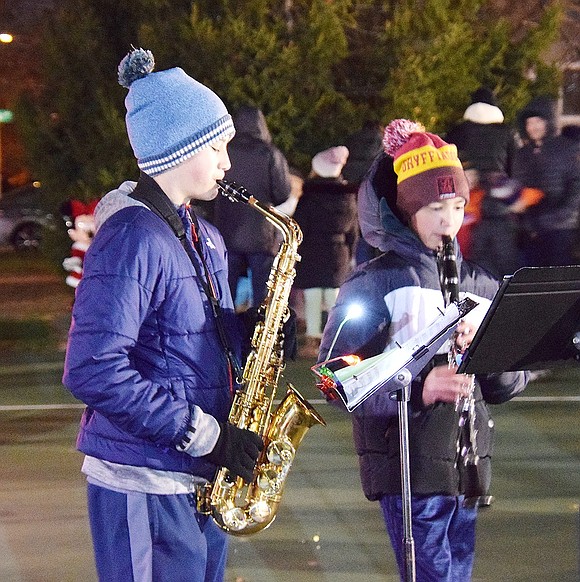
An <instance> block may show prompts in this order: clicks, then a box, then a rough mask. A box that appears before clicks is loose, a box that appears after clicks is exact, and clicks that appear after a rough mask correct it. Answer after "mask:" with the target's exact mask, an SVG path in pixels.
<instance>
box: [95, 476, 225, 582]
mask: <svg viewBox="0 0 580 582" xmlns="http://www.w3.org/2000/svg"><path fill="white" fill-rule="evenodd" d="M88 509H89V520H90V524H91V534H92V537H93V547H94V551H95V561H96V566H97V573H98V576H99V580H100V581H101V582H221V581H222V580H223V579H224V573H225V566H226V558H227V539H226V534H225V533H224V532H222V531H221V530H220V529H219V528H218V527H217V526H216V525H215V523H214V522H213V520H212V519H211V518H210V517H209V516H205V515H201V514H199V513H198V512H197V510H196V508H195V502H194V499H193V496H192V495H150V494H146V493H127V494H125V493H118V492H116V491H110V490H109V489H104V488H102V487H97V486H96V485H92V484H89V486H88Z"/></svg>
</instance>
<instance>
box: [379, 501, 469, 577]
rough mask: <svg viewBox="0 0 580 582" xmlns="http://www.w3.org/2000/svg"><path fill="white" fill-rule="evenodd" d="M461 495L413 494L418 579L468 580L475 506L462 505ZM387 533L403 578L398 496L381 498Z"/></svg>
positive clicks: (412, 511) (401, 522)
mask: <svg viewBox="0 0 580 582" xmlns="http://www.w3.org/2000/svg"><path fill="white" fill-rule="evenodd" d="M462 501H463V497H462V496H461V497H453V496H449V495H432V496H429V497H418V496H413V497H412V500H411V507H412V510H411V513H412V518H413V520H412V534H413V541H414V544H415V568H416V574H417V582H469V580H471V571H472V569H473V560H474V555H475V521H476V517H477V509H475V508H474V509H471V508H465V507H463V506H462ZM380 503H381V509H382V510H383V516H384V518H385V524H386V526H387V532H388V533H389V537H390V538H391V545H392V546H393V550H394V551H395V556H396V558H397V565H398V567H399V572H400V574H401V580H404V573H405V547H404V544H403V536H404V529H403V512H402V501H401V497H400V496H399V495H386V496H384V497H383V498H381V500H380Z"/></svg>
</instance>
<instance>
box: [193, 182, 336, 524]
mask: <svg viewBox="0 0 580 582" xmlns="http://www.w3.org/2000/svg"><path fill="white" fill-rule="evenodd" d="M218 186H219V190H220V193H221V194H223V195H224V196H226V197H227V198H229V199H230V200H231V201H232V202H244V203H246V204H249V205H250V206H251V207H252V208H254V209H255V210H257V211H258V212H260V213H261V214H262V215H263V216H265V217H266V219H267V220H268V221H269V222H270V223H271V224H273V225H274V226H275V227H276V228H277V229H279V230H280V231H281V232H282V235H283V242H282V245H281V246H280V250H279V252H278V254H277V255H276V257H275V258H274V264H273V265H272V269H271V271H270V275H269V278H268V282H267V286H268V293H267V296H266V298H265V300H264V302H263V303H262V305H261V308H260V309H261V310H262V311H263V315H264V319H263V321H260V322H259V323H258V324H257V325H256V327H255V329H254V334H253V336H252V349H251V352H250V355H249V356H248V359H247V361H246V365H245V367H244V370H243V374H242V378H241V380H242V382H241V388H240V389H239V390H238V391H237V392H236V394H235V395H234V401H233V404H232V408H231V409H230V413H229V416H228V421H229V422H231V423H232V424H234V425H235V426H237V427H238V428H244V429H248V430H251V431H254V432H255V433H257V434H259V435H260V436H261V437H262V439H263V441H264V449H263V451H262V452H261V454H260V456H259V457H258V460H257V462H256V468H255V469H254V476H253V479H252V482H251V483H244V481H243V479H241V478H240V477H237V478H234V477H233V476H232V475H231V474H230V472H229V471H228V469H227V468H225V467H221V468H219V469H218V471H217V473H216V476H215V478H214V481H213V482H211V483H207V484H206V485H205V486H204V487H203V488H202V489H200V491H199V492H198V508H199V510H200V511H201V512H203V513H206V514H209V515H211V516H212V518H213V520H214V521H215V522H216V524H217V525H218V526H219V527H220V528H221V529H223V530H225V531H226V532H228V533H230V534H233V535H247V534H251V533H255V532H258V531H260V530H263V529H265V528H266V527H268V526H269V525H270V524H271V523H272V521H273V520H274V518H275V517H276V512H277V511H278V506H279V504H280V500H281V496H282V491H283V488H284V484H285V481H286V478H287V476H288V472H289V470H290V467H291V465H292V461H293V460H294V457H295V455H296V449H297V448H298V446H299V445H300V443H301V441H302V439H303V438H304V436H305V434H306V431H307V430H308V429H309V428H310V427H311V426H314V425H315V424H321V425H323V426H324V425H326V423H325V421H324V419H323V418H322V417H321V416H320V415H319V414H318V412H316V410H315V409H314V408H313V407H312V406H311V405H310V404H309V403H308V401H307V400H305V399H304V398H303V397H302V396H301V395H300V393H299V392H298V391H297V390H296V389H295V388H294V387H293V386H292V385H291V384H288V386H287V392H286V395H285V397H284V398H283V399H282V402H281V403H280V404H279V405H278V407H277V408H276V409H275V410H274V411H273V401H274V396H275V394H276V388H277V386H278V379H279V376H280V373H281V372H282V370H283V368H284V361H283V335H282V326H283V324H284V322H285V321H286V320H287V318H288V315H289V310H288V299H289V297H290V291H291V288H292V283H293V281H294V276H295V269H294V265H295V263H296V262H297V261H299V260H300V255H299V254H298V253H297V248H298V246H299V244H300V243H301V242H302V231H301V230H300V227H299V226H298V224H297V223H296V222H295V221H294V220H292V219H291V218H289V217H288V216H286V215H285V214H283V213H281V212H278V211H277V210H275V209H273V208H270V207H267V206H265V205H263V204H261V203H260V202H259V201H258V200H256V199H255V198H254V197H253V196H249V195H248V193H247V191H246V189H245V188H243V187H242V186H239V185H236V184H234V183H228V182H226V181H225V180H219V181H218Z"/></svg>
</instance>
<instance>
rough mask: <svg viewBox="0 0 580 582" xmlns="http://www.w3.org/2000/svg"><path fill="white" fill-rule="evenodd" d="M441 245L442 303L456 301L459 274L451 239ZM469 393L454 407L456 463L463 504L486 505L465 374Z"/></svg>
mask: <svg viewBox="0 0 580 582" xmlns="http://www.w3.org/2000/svg"><path fill="white" fill-rule="evenodd" d="M442 243H443V245H442V247H441V249H440V251H439V253H438V264H439V276H440V280H441V291H442V293H443V300H444V303H445V306H447V305H449V303H451V302H458V301H459V275H458V272H457V257H456V255H455V246H454V243H453V239H452V238H451V237H449V236H443V237H442ZM456 339H457V336H456V335H455V336H454V337H452V339H451V340H450V341H451V345H450V348H449V352H448V358H449V367H453V368H455V367H457V362H458V359H459V358H460V357H461V353H460V351H459V350H458V348H457V343H456ZM468 378H469V385H468V394H467V395H466V396H464V397H461V398H458V400H457V402H456V404H455V409H456V411H457V412H459V427H458V432H457V441H456V451H457V452H456V458H455V466H456V467H457V466H460V467H461V468H460V473H461V478H462V482H463V490H464V495H465V500H464V506H465V507H474V506H475V505H484V504H487V505H489V503H490V499H489V496H487V495H485V492H484V491H483V488H482V486H481V481H480V478H479V471H478V465H477V464H478V461H479V455H478V454H477V429H476V428H475V418H476V414H475V395H474V392H475V376H474V375H473V374H469V375H468Z"/></svg>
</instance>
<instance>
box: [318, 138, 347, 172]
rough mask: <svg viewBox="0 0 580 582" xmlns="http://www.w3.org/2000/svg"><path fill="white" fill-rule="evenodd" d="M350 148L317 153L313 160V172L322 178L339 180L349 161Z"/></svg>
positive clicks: (335, 148)
mask: <svg viewBox="0 0 580 582" xmlns="http://www.w3.org/2000/svg"><path fill="white" fill-rule="evenodd" d="M348 154H349V151H348V148H347V147H346V146H336V147H333V148H329V149H327V150H324V151H323V152H319V153H317V154H316V155H315V156H314V157H313V158H312V171H313V172H314V173H315V174H316V175H318V176H320V177H321V178H338V177H339V176H340V173H341V172H342V168H344V164H346V160H348Z"/></svg>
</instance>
